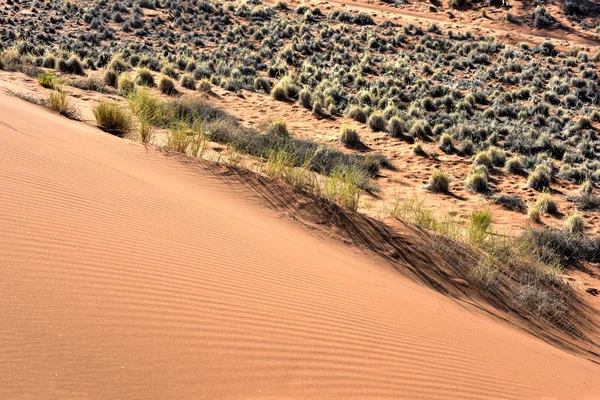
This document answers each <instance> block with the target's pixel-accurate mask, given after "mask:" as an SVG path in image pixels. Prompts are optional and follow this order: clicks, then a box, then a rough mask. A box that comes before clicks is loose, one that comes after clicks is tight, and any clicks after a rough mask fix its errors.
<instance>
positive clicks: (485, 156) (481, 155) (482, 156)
mask: <svg viewBox="0 0 600 400" xmlns="http://www.w3.org/2000/svg"><path fill="white" fill-rule="evenodd" d="M473 165H484V166H486V167H487V168H492V167H493V164H492V157H491V156H490V152H488V151H480V152H478V153H477V154H475V157H474V158H473Z"/></svg>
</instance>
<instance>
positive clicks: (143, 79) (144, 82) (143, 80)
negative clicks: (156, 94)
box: [135, 68, 155, 87]
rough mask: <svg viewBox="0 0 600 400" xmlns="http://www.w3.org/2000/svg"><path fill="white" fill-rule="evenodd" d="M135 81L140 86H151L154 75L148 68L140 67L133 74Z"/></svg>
mask: <svg viewBox="0 0 600 400" xmlns="http://www.w3.org/2000/svg"><path fill="white" fill-rule="evenodd" d="M135 83H136V84H138V85H140V86H149V87H153V86H154V85H155V83H154V76H152V72H151V71H150V70H149V69H146V68H141V69H139V70H138V71H137V73H136V75H135Z"/></svg>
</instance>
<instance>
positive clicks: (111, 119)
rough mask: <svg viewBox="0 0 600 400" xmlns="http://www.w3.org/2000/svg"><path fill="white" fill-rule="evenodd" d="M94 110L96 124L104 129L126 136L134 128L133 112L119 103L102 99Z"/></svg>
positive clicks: (116, 134)
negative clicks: (130, 112)
mask: <svg viewBox="0 0 600 400" xmlns="http://www.w3.org/2000/svg"><path fill="white" fill-rule="evenodd" d="M93 111H94V117H95V118H96V124H97V125H98V127H99V128H100V129H102V130H103V131H106V132H108V133H111V134H113V135H115V136H119V137H125V136H127V135H128V134H129V133H130V132H131V130H132V129H133V120H132V118H131V114H129V112H128V111H125V110H123V107H122V106H121V105H120V104H118V103H114V102H109V101H101V102H100V103H98V105H97V106H96V107H94V110H93Z"/></svg>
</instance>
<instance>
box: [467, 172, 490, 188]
mask: <svg viewBox="0 0 600 400" xmlns="http://www.w3.org/2000/svg"><path fill="white" fill-rule="evenodd" d="M465 186H466V187H467V189H469V190H471V191H473V192H479V193H485V192H487V191H489V184H488V174H487V168H486V167H485V166H484V165H481V167H476V168H473V169H472V170H471V171H469V174H468V175H467V178H466V179H465Z"/></svg>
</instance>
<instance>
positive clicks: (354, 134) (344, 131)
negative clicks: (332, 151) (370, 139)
mask: <svg viewBox="0 0 600 400" xmlns="http://www.w3.org/2000/svg"><path fill="white" fill-rule="evenodd" d="M340 142H342V143H343V144H345V145H346V146H349V147H354V146H357V145H358V144H359V143H360V135H359V134H358V129H356V128H353V127H351V126H348V125H342V126H341V127H340Z"/></svg>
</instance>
